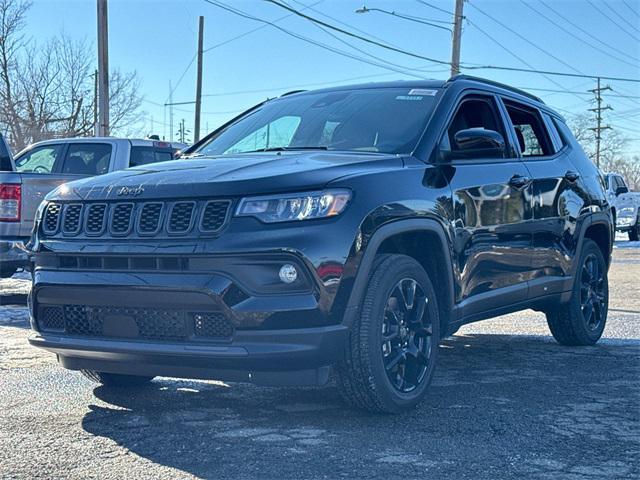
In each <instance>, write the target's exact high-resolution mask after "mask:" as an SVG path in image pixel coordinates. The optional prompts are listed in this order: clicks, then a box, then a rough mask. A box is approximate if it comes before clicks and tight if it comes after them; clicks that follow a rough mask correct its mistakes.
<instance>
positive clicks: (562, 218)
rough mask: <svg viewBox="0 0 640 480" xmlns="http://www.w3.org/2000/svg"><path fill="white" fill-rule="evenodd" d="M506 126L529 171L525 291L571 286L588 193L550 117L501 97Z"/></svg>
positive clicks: (533, 292) (542, 291) (544, 291)
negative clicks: (530, 241) (528, 263)
mask: <svg viewBox="0 0 640 480" xmlns="http://www.w3.org/2000/svg"><path fill="white" fill-rule="evenodd" d="M502 100H503V102H504V103H503V104H504V108H505V110H506V112H507V116H508V118H509V123H510V125H509V128H510V130H511V134H512V136H514V137H515V139H516V141H515V142H514V143H516V146H517V147H518V152H519V154H520V156H521V158H522V159H523V161H524V163H525V165H526V167H527V169H528V170H529V172H530V174H531V178H532V180H533V182H532V190H531V194H532V201H533V223H532V227H533V228H532V233H533V251H532V255H531V268H532V271H533V278H532V279H531V281H530V283H529V296H530V297H531V298H534V297H535V298H537V297H539V296H542V295H547V294H552V293H558V292H561V291H565V290H567V289H570V288H571V285H572V282H571V278H570V275H571V266H572V264H573V257H574V256H575V253H576V248H577V242H578V238H579V228H578V227H579V225H578V223H579V221H581V217H582V216H583V215H585V214H586V212H583V206H584V205H585V204H587V203H588V194H587V193H586V192H585V189H584V187H583V185H582V180H581V179H580V174H579V173H578V171H577V169H576V167H575V166H574V164H573V163H572V162H571V159H570V156H569V154H568V148H567V146H565V145H563V144H562V140H561V137H560V135H558V133H557V132H556V131H555V126H554V125H553V121H552V120H551V118H550V117H549V116H548V115H547V114H545V113H543V112H541V111H540V110H538V109H537V108H535V107H533V106H531V105H525V104H522V103H519V102H517V101H514V100H512V99H509V98H503V99H502Z"/></svg>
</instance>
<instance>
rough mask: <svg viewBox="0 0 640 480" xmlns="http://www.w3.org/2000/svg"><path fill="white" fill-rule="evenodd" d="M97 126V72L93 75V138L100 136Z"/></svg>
mask: <svg viewBox="0 0 640 480" xmlns="http://www.w3.org/2000/svg"><path fill="white" fill-rule="evenodd" d="M99 129H100V127H99V126H98V70H96V71H95V72H94V73H93V136H94V137H97V136H99V135H100V131H99Z"/></svg>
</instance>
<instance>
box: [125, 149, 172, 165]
mask: <svg viewBox="0 0 640 480" xmlns="http://www.w3.org/2000/svg"><path fill="white" fill-rule="evenodd" d="M174 153H175V151H174V150H172V149H167V148H165V149H158V148H154V147H131V155H130V158H129V166H130V167H137V166H139V165H147V164H149V163H158V162H168V161H169V160H173V154H174Z"/></svg>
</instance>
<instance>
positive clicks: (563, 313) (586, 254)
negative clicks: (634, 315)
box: [547, 239, 609, 346]
mask: <svg viewBox="0 0 640 480" xmlns="http://www.w3.org/2000/svg"><path fill="white" fill-rule="evenodd" d="M593 262H595V263H593ZM596 267H597V272H596V273H595V274H594V273H593V270H592V268H596ZM592 277H593V278H592ZM595 277H597V278H595ZM589 302H591V303H589ZM608 309H609V285H608V278H607V263H606V262H605V259H604V256H603V255H602V252H601V250H600V248H599V247H598V245H597V244H596V243H595V242H594V241H593V240H590V239H585V240H584V245H583V247H582V253H581V254H580V259H579V263H578V266H577V269H576V276H575V279H574V285H573V291H572V295H571V300H569V302H567V303H566V304H563V305H560V306H558V307H557V308H555V309H553V310H551V311H548V312H547V323H548V325H549V330H551V334H552V335H553V337H554V338H555V339H556V341H557V342H558V343H560V344H561V345H572V346H583V345H594V344H595V343H596V342H597V341H598V340H599V339H600V337H601V336H602V332H603V331H604V327H605V325H606V323H607V313H608Z"/></svg>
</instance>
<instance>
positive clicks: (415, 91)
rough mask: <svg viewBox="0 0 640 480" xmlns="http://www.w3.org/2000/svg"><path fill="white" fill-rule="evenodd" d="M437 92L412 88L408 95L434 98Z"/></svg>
mask: <svg viewBox="0 0 640 480" xmlns="http://www.w3.org/2000/svg"><path fill="white" fill-rule="evenodd" d="M436 93H438V91H437V90H428V89H426V88H413V89H411V90H409V95H427V96H429V97H435V95H436Z"/></svg>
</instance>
